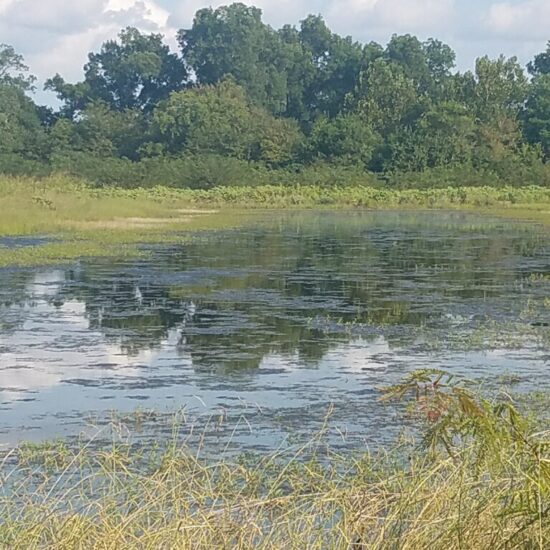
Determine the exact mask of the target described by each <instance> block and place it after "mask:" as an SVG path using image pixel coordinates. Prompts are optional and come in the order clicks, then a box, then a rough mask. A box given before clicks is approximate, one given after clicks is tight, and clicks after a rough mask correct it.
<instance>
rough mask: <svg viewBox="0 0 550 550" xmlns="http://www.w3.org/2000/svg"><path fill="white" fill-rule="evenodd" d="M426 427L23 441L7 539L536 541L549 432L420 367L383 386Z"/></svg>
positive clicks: (179, 545)
mask: <svg viewBox="0 0 550 550" xmlns="http://www.w3.org/2000/svg"><path fill="white" fill-rule="evenodd" d="M386 398H399V399H407V400H408V402H409V405H410V407H409V411H410V412H409V414H411V415H413V416H414V418H416V421H417V422H418V423H419V426H420V428H421V432H422V434H423V437H422V439H421V440H420V442H419V443H417V444H415V443H412V442H409V443H406V442H404V443H401V444H400V445H398V446H396V447H395V448H394V449H392V450H391V451H388V452H378V453H375V454H371V453H366V452H363V453H361V454H356V455H351V454H347V455H345V456H343V455H339V454H336V453H333V452H330V451H327V450H324V449H325V447H324V446H323V445H322V440H323V434H322V433H320V434H319V435H318V437H317V438H316V439H315V440H313V441H312V442H311V443H310V444H309V445H308V446H306V447H302V448H297V449H291V450H287V451H285V452H282V451H281V452H278V453H277V452H274V453H273V454H271V455H270V456H263V457H256V458H254V457H241V458H240V459H234V460H231V459H226V460H220V461H218V462H215V463H209V462H205V461H203V460H201V459H200V458H198V457H197V455H196V454H193V453H192V452H191V450H190V449H187V448H184V447H182V446H179V445H177V444H176V443H174V444H171V445H168V446H167V447H165V448H163V449H160V448H155V447H153V446H150V445H148V446H143V447H136V446H130V445H126V444H121V443H120V444H113V445H112V446H111V447H110V448H109V449H100V450H97V449H96V450H94V449H93V448H92V446H91V445H86V444H83V445H82V446H81V447H78V448H75V449H72V448H70V447H68V446H66V445H65V444H63V443H56V444H43V445H22V446H20V447H19V448H17V449H14V450H13V451H11V452H10V453H7V454H6V456H5V457H4V460H3V462H2V474H3V475H2V478H1V481H0V483H1V486H2V492H1V494H0V516H1V517H2V522H0V544H1V545H2V546H3V547H6V548H56V549H58V548H105V549H106V548H129V549H132V548H136V549H137V548H140V549H142V548H155V549H156V548H170V549H188V548H193V549H202V548H204V549H209V550H210V549H211V548H260V549H288V548H296V549H298V548H300V549H301V548H308V549H316V548H317V549H342V550H350V549H352V550H359V549H366V548H369V549H395V548H400V549H419V550H420V549H422V550H424V549H426V548H430V549H433V550H452V549H476V550H477V549H481V548H522V549H523V548H529V549H541V550H542V549H543V548H548V545H549V544H550V437H549V432H547V431H543V429H542V427H541V425H540V423H537V422H536V421H534V420H533V419H531V418H530V417H529V416H528V415H524V414H521V413H520V412H519V410H518V408H517V407H516V405H515V404H514V402H513V400H512V399H511V398H510V397H509V396H506V395H501V396H496V397H494V398H491V399H486V398H481V397H479V396H476V395H474V394H472V393H471V392H470V391H469V390H468V389H467V387H466V386H464V385H462V384H461V383H456V382H455V381H454V379H453V378H452V377H450V376H447V375H445V374H444V373H440V372H439V373H438V372H434V371H432V372H426V371H424V372H417V373H414V374H413V375H411V376H410V377H409V378H408V379H407V380H405V381H404V382H403V384H400V385H398V386H395V387H393V388H390V389H388V390H387V392H386Z"/></svg>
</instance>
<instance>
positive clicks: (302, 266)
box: [0, 212, 550, 451]
mask: <svg viewBox="0 0 550 550" xmlns="http://www.w3.org/2000/svg"><path fill="white" fill-rule="evenodd" d="M149 250H150V252H151V254H150V255H147V256H146V257H144V258H140V259H121V260H119V261H116V260H113V259H108V260H107V259H93V260H85V261H81V262H78V263H76V264H74V265H71V266H68V267H59V268H51V267H48V268H42V269H32V270H30V269H6V270H0V443H2V444H4V445H7V444H12V443H14V442H17V441H19V440H22V439H25V440H26V439H31V440H40V439H49V438H52V437H57V436H62V437H72V436H76V435H78V434H80V433H86V434H87V435H88V436H89V435H93V437H97V438H101V437H107V435H106V434H107V429H106V428H103V427H102V426H104V425H105V424H107V423H108V422H109V421H111V420H112V419H113V417H114V418H116V419H117V421H118V422H119V423H120V425H121V426H122V427H123V428H124V429H126V428H128V427H130V429H131V430H132V431H136V432H137V433H138V435H137V437H142V438H147V437H155V438H159V437H160V438H162V437H171V434H172V432H173V425H172V423H171V422H170V419H171V418H172V417H173V413H174V412H175V411H180V413H181V417H182V418H184V419H185V422H184V426H183V427H182V428H181V436H182V437H190V438H193V437H195V438H198V437H200V436H204V445H205V446H206V448H208V446H209V445H211V446H212V448H214V447H216V445H217V447H216V448H219V446H220V445H222V446H223V447H224V449H225V448H227V449H228V450H232V451H237V450H247V449H250V450H260V451H261V450H268V449H273V448H274V447H278V446H280V445H285V444H289V443H292V442H293V441H296V440H299V439H300V438H307V437H310V436H311V434H313V433H315V431H316V430H318V429H319V428H320V427H321V426H322V425H323V422H324V419H325V417H326V414H327V410H328V409H329V406H330V405H331V404H332V405H333V410H332V413H331V417H330V426H331V429H332V434H333V437H334V441H333V443H334V444H335V445H342V446H355V447H361V446H364V445H368V446H372V445H376V444H378V443H380V442H382V441H385V440H387V439H389V438H391V437H392V436H393V434H394V432H395V429H394V428H395V425H396V423H397V412H396V410H395V409H394V408H392V407H388V406H382V405H381V404H380V403H379V402H378V396H379V393H378V389H379V388H380V387H381V386H383V385H386V384H390V383H392V382H395V381H397V380H399V379H400V378H401V377H402V376H403V375H404V374H405V373H406V372H409V371H411V370H414V369H418V368H424V367H435V368H444V369H448V370H451V371H453V372H457V373H460V374H463V375H466V376H468V377H470V378H474V379H476V380H478V381H479V382H480V384H484V385H486V386H487V387H489V386H491V384H495V383H497V381H498V380H499V378H500V377H502V375H514V379H515V381H516V382H517V383H516V386H515V389H516V390H517V391H529V390H532V389H537V390H540V389H545V388H549V387H550V377H549V376H548V375H549V360H550V355H549V353H548V350H547V347H546V345H545V344H544V342H545V339H544V331H548V330H549V329H548V328H546V327H545V325H546V323H547V322H548V320H549V318H548V313H549V312H550V309H549V308H548V307H547V305H545V304H544V300H545V298H547V297H548V290H549V289H550V284H549V283H548V282H545V281H544V280H540V277H541V276H548V275H550V239H549V238H548V236H547V235H546V234H545V233H544V231H543V229H541V228H539V227H536V226H527V225H525V224H519V223H514V222H510V221H507V220H495V219H489V218H482V217H479V216H474V215H468V214H459V213H441V212H425V213H393V212H378V213H369V212H363V213H358V212H338V213H334V212H316V213H315V212H308V213H303V212H302V213H278V212H270V213H266V214H265V216H264V217H263V218H262V219H258V220H256V221H255V222H254V223H251V224H248V225H246V226H245V227H243V228H239V229H232V230H226V231H215V232H214V231H213V232H205V233H202V234H200V235H197V236H196V237H195V238H194V239H193V240H192V241H191V242H190V243H189V244H185V245H177V246H175V245H161V246H159V245H157V246H155V247H152V248H150V249H149ZM518 326H519V327H525V329H526V330H527V332H528V335H527V336H524V337H521V338H518V337H517V334H518ZM534 327H539V328H534ZM531 332H532V333H533V334H531ZM541 335H542V336H543V338H542V339H541V338H540V336H541ZM546 341H547V340H546ZM136 410H138V411H155V412H154V414H145V413H138V414H135V411H136ZM111 411H117V413H116V415H115V416H113V413H112V412H111ZM125 415H128V416H125ZM98 430H99V432H98ZM193 430H194V431H193ZM190 434H191V435H190Z"/></svg>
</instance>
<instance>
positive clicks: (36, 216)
mask: <svg viewBox="0 0 550 550" xmlns="http://www.w3.org/2000/svg"><path fill="white" fill-rule="evenodd" d="M0 205H1V215H0V238H1V237H2V236H24V235H27V236H28V235H52V236H55V237H57V238H59V239H60V241H61V242H56V243H50V244H46V245H41V246H37V247H29V248H25V249H13V248H12V249H8V248H7V247H5V246H4V247H3V246H1V244H0V267H1V266H8V265H34V264H47V263H58V262H63V261H71V260H74V259H75V258H79V257H86V256H97V255H102V256H109V255H111V256H118V255H129V254H139V253H140V252H139V248H138V247H137V246H136V245H138V244H139V243H155V242H167V241H174V240H179V239H182V238H184V237H182V235H185V234H186V233H187V234H189V233H190V232H191V231H197V230H202V229H215V228H222V227H231V226H237V225H241V224H243V223H246V222H247V221H250V220H252V219H254V213H253V211H259V210H263V209H304V208H316V209H320V208H363V209H426V208H430V209H460V210H474V211H479V212H485V213H490V214H497V215H504V216H510V217H514V218H518V219H527V220H533V221H539V222H543V223H550V188H543V187H534V186H529V187H503V188H493V187H466V188H457V187H449V188H438V189H403V190H398V189H390V188H388V189H381V188H375V187H365V186H345V187H337V186H336V187H321V186H315V185H305V186H298V185H294V186H275V185H261V186H256V187H217V188H214V189H210V190H193V189H173V188H165V187H150V188H147V189H145V188H139V189H121V188H107V187H105V188H99V187H92V186H90V185H87V184H85V183H83V182H80V181H78V180H75V179H72V178H68V177H62V176H52V177H50V178H46V179H41V180H33V179H29V178H11V177H6V176H0ZM213 209H215V210H218V209H219V210H220V212H217V213H216V212H215V211H213Z"/></svg>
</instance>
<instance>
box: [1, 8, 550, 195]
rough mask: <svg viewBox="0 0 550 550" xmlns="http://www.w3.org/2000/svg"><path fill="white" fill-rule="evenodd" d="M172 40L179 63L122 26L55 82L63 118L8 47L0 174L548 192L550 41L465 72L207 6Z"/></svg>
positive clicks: (427, 55) (157, 39)
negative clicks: (69, 77)
mask: <svg viewBox="0 0 550 550" xmlns="http://www.w3.org/2000/svg"><path fill="white" fill-rule="evenodd" d="M177 39H178V44H179V51H178V53H173V52H172V51H170V49H169V47H168V46H167V45H166V44H165V43H164V41H163V36H162V35H160V34H144V33H141V32H140V31H139V30H137V29H135V28H127V29H124V30H122V31H121V32H120V34H119V36H118V38H117V39H116V40H109V41H107V42H105V43H104V44H103V45H102V46H101V48H100V49H99V51H97V52H92V53H90V54H89V55H88V61H87V63H86V64H85V66H84V71H83V73H84V74H83V79H82V80H81V81H80V82H77V83H69V82H66V81H65V79H64V78H63V77H62V76H61V75H59V74H56V75H55V76H53V77H52V78H50V79H49V80H48V81H47V82H46V84H45V88H46V89H47V90H50V91H52V92H54V93H55V94H56V95H57V97H58V99H59V103H60V106H59V108H56V109H52V108H48V107H44V106H38V105H36V104H35V103H34V101H33V100H32V98H31V97H30V96H29V94H28V92H29V91H32V90H33V89H34V86H35V79H34V77H32V76H30V75H29V73H28V68H27V67H26V66H25V63H24V60H23V58H22V57H21V55H19V54H18V53H17V52H15V51H14V49H13V48H12V47H11V46H8V45H1V46H0V172H3V173H9V174H31V175H44V174H48V173H51V172H55V171H62V172H68V173H71V174H75V175H78V176H82V177H85V178H87V179H89V180H92V181H95V182H98V183H103V184H122V185H145V184H165V185H176V186H195V187H209V186H213V185H221V184H228V185H231V184H238V183H255V182H265V181H279V180H280V181H304V180H305V181H308V182H310V181H315V182H316V183H319V182H321V183H339V182H345V181H347V180H349V179H350V178H352V179H354V180H357V179H358V178H359V179H361V178H363V179H364V180H365V181H367V180H368V178H374V177H376V175H378V179H380V178H385V179H386V180H391V179H392V178H394V177H397V176H396V175H398V174H407V175H408V178H409V179H412V180H414V179H415V178H416V179H418V180H419V181H420V180H421V179H422V178H426V174H430V173H432V174H436V176H434V178H436V179H437V180H438V181H439V180H441V179H443V180H449V178H450V180H453V181H455V180H456V182H457V183H460V181H461V178H465V177H467V179H469V183H472V181H470V180H472V179H476V178H477V180H479V181H480V182H485V181H487V180H490V181H495V182H500V181H502V182H506V183H515V184H522V183H538V184H550V164H549V163H548V162H547V161H548V159H549V157H550V42H549V43H548V47H547V49H546V51H544V52H541V53H540V54H538V55H536V56H535V58H534V59H533V60H532V61H531V62H530V63H529V64H528V65H527V67H526V68H523V67H522V66H521V65H520V64H519V63H518V61H517V59H516V58H515V57H512V58H509V59H508V58H505V57H504V56H501V57H499V58H497V59H490V58H489V57H487V56H485V57H480V58H478V59H477V60H476V62H475V69H474V70H473V71H466V72H459V71H457V70H456V69H455V53H454V52H453V50H452V49H451V48H450V47H449V46H448V45H446V44H444V43H443V42H441V41H439V40H437V39H433V38H430V39H429V40H427V41H424V42H422V41H420V40H419V39H418V38H416V37H415V36H411V35H408V34H406V35H401V36H398V35H394V36H392V38H391V39H390V41H389V43H388V44H387V45H386V46H385V47H383V46H382V45H380V44H377V43H375V42H370V43H367V44H363V43H360V42H357V41H354V40H353V39H352V38H351V37H342V36H339V35H338V34H336V33H334V32H332V31H331V30H330V29H329V28H328V26H327V25H326V23H325V22H324V20H323V19H322V17H320V16H315V15H310V16H308V17H306V18H305V19H304V20H303V21H301V23H300V24H299V26H298V27H296V26H291V25H285V26H283V27H282V28H281V29H277V30H276V29H273V28H272V27H270V26H269V25H267V24H265V23H264V22H263V21H262V13H261V10H260V9H258V8H255V7H248V6H245V5H243V4H231V5H229V6H223V7H220V8H217V9H212V8H206V9H201V10H199V11H198V12H197V13H196V15H195V18H194V21H193V24H192V27H191V28H190V29H186V30H180V31H179V32H178V35H177ZM466 175H467V176H466ZM450 180H449V181H450Z"/></svg>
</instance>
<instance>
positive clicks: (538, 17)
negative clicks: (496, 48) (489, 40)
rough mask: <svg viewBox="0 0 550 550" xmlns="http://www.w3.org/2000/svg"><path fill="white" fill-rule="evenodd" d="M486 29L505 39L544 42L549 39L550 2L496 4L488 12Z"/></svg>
mask: <svg viewBox="0 0 550 550" xmlns="http://www.w3.org/2000/svg"><path fill="white" fill-rule="evenodd" d="M485 23H486V28H487V30H489V31H490V32H493V33H495V34H498V35H502V36H505V37H507V38H516V39H520V40H527V41H533V40H540V39H541V40H546V39H548V38H550V1H549V0H524V1H522V2H519V3H512V2H497V3H495V4H493V5H491V7H490V8H489V10H488V13H487V16H486V19H485Z"/></svg>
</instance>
